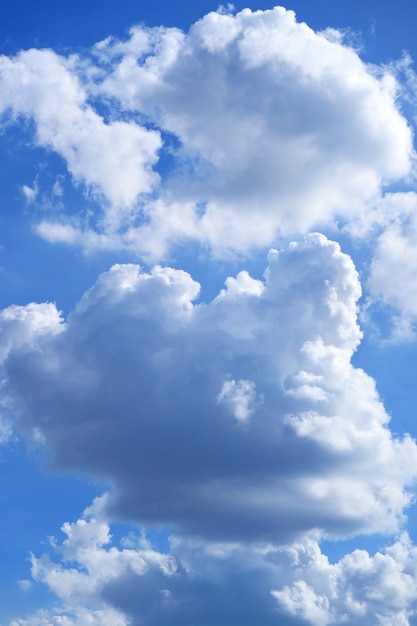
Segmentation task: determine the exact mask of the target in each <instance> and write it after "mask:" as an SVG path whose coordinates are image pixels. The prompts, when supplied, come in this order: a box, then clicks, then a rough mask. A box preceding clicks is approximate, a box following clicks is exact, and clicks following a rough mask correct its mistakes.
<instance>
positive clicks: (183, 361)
mask: <svg viewBox="0 0 417 626" xmlns="http://www.w3.org/2000/svg"><path fill="white" fill-rule="evenodd" d="M198 291H199V286H198V284H197V283H195V282H194V281H193V280H192V279H191V277H190V276H189V275H188V274H186V273H185V272H182V271H178V270H173V269H169V268H160V267H156V268H155V269H154V270H153V271H152V272H151V274H145V273H141V272H140V271H139V269H138V268H137V266H133V265H131V266H114V267H113V268H112V269H111V270H110V271H109V272H108V273H105V274H103V275H102V276H101V277H100V278H99V280H98V281H97V283H96V285H95V286H94V287H93V288H92V289H91V290H90V291H89V292H87V293H86V294H85V295H84V297H83V298H82V300H81V301H80V303H79V304H78V306H77V307H76V308H75V310H74V311H73V312H72V313H71V314H70V316H69V318H68V321H67V323H66V325H65V326H64V327H62V328H61V327H60V328H61V332H59V333H57V332H56V328H55V327H54V330H53V332H51V334H50V336H45V335H42V337H41V338H40V339H39V340H36V337H33V338H31V341H30V343H29V344H27V345H26V346H20V347H19V346H17V347H16V349H15V350H13V349H11V350H10V352H9V356H8V358H7V359H6V361H5V364H4V367H5V372H6V391H7V393H8V396H9V402H10V404H11V405H12V406H14V410H15V412H16V414H17V424H18V427H19V428H20V429H21V431H22V432H24V433H26V435H27V436H29V437H31V436H35V437H36V438H37V441H44V443H45V454H46V455H47V457H48V459H49V463H50V464H51V465H52V467H54V468H55V469H57V470H59V471H61V470H68V471H74V472H77V473H82V474H87V475H90V476H93V477H95V478H97V479H99V480H102V481H104V482H105V483H110V484H111V485H112V492H111V493H112V497H111V499H110V502H109V511H111V515H112V516H113V517H118V518H121V519H126V520H130V521H135V522H140V523H146V524H163V525H168V526H171V527H172V528H173V529H176V531H177V532H180V533H182V532H184V533H191V534H194V535H196V536H202V537H211V538H217V539H227V540H234V539H245V540H249V541H259V540H261V541H269V540H273V541H278V542H286V541H288V540H290V539H291V538H295V537H297V536H299V535H300V534H303V533H305V532H308V531H312V530H314V531H315V532H317V533H319V534H324V535H325V536H334V537H337V536H348V535H353V534H355V533H358V532H374V531H380V532H388V533H389V532H393V531H395V530H396V529H397V528H398V525H399V524H401V522H402V519H403V510H404V507H406V506H407V505H408V504H409V502H410V498H411V495H410V493H409V492H408V490H407V486H410V485H411V484H412V483H413V481H414V478H415V467H416V460H417V448H416V445H415V443H414V442H413V441H412V440H411V439H410V438H408V437H404V438H403V439H395V438H393V437H392V436H391V434H390V431H389V429H388V428H387V422H388V419H389V418H388V415H387V414H386V412H385V411H384V408H383V406H382V404H381V402H380V401H379V398H378V394H377V392H376V390H375V383H374V381H373V380H372V379H370V378H369V377H368V376H367V375H366V374H365V373H364V372H363V371H362V370H359V369H355V368H354V367H353V366H352V365H351V363H350V359H351V356H352V353H353V351H354V350H355V348H356V347H357V345H358V342H359V341H360V337H361V333H360V330H359V328H358V326H357V321H356V301H357V298H358V297H359V295H360V286H359V282H358V277H357V274H356V271H355V268H354V266H353V263H352V261H351V260H350V258H349V257H348V256H346V255H344V254H342V253H341V251H340V248H339V246H338V245H337V244H335V243H333V242H330V241H328V240H327V239H326V238H325V237H324V236H322V235H317V234H316V235H311V236H309V237H308V238H307V239H306V240H305V241H304V242H301V243H298V244H296V243H294V244H291V245H290V246H289V248H288V249H287V250H284V251H282V252H279V253H278V252H277V251H272V252H271V253H270V255H269V267H268V269H267V271H266V273H265V283H264V284H262V283H261V282H260V281H254V280H253V279H251V278H250V277H249V275H248V274H247V273H241V274H239V275H238V276H237V278H235V279H233V278H229V279H228V280H227V287H226V289H225V290H223V291H222V292H221V293H220V294H219V296H218V297H217V298H216V299H214V300H213V301H212V302H210V303H207V304H204V303H201V304H197V305H195V304H193V303H192V301H193V300H194V299H195V298H196V296H197V294H198ZM28 323H29V322H28ZM231 381H238V382H237V383H236V384H237V385H240V388H243V387H242V385H245V384H246V386H247V385H248V384H249V388H250V390H251V393H252V394H253V398H252V400H251V405H250V409H251V410H250V413H248V414H247V415H246V419H245V420H244V421H242V420H239V419H236V415H235V414H233V411H231V405H230V402H229V403H228V402H219V394H221V393H222V390H224V385H225V384H227V383H230V382H231ZM242 381H246V383H245V382H242ZM248 381H250V382H248ZM229 400H230V399H229ZM235 400H236V398H235ZM233 406H234V405H232V407H233Z"/></svg>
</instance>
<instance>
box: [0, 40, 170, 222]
mask: <svg viewBox="0 0 417 626" xmlns="http://www.w3.org/2000/svg"><path fill="white" fill-rule="evenodd" d="M0 88H1V96H0V112H2V113H3V114H7V112H11V114H10V115H9V118H10V117H11V119H13V120H15V121H19V119H21V117H22V116H25V117H28V118H30V119H32V120H33V121H34V123H35V126H36V137H35V141H36V143H37V144H38V145H40V146H43V147H45V148H48V149H51V150H54V151H55V152H57V153H58V154H59V155H60V156H61V157H63V158H64V159H65V161H66V163H67V166H68V169H69V171H70V172H71V174H72V176H73V179H74V181H75V182H76V183H77V182H78V183H79V182H82V183H84V184H85V185H87V187H89V188H90V189H91V190H92V191H93V193H96V192H97V193H98V194H99V197H102V198H103V199H104V202H107V204H108V207H107V210H106V214H105V215H106V220H105V223H104V230H106V228H111V229H114V228H117V227H119V226H120V224H121V222H123V221H124V220H126V218H129V217H130V214H131V213H133V212H134V209H135V202H136V200H137V197H138V196H139V195H140V194H147V193H149V192H151V191H152V190H153V188H154V186H155V184H156V183H157V182H158V176H157V174H156V173H155V172H153V171H152V165H153V164H154V163H155V161H156V160H157V151H158V149H159V148H160V145H161V140H160V136H159V133H158V132H157V131H153V130H148V129H145V128H143V127H142V126H139V125H138V124H135V123H134V122H133V121H131V122H125V121H121V120H117V119H116V120H114V121H110V122H109V123H105V121H104V120H103V118H102V117H101V116H100V115H99V114H98V113H96V112H95V111H94V109H93V107H92V106H91V105H90V104H88V102H87V100H88V95H87V94H86V92H85V90H84V89H83V87H82V85H81V83H80V81H79V79H78V78H77V76H76V74H75V73H74V72H73V70H72V62H71V59H65V58H63V57H60V56H59V55H57V54H55V53H54V52H52V51H51V50H36V49H32V50H28V51H24V52H20V53H19V54H18V55H17V56H16V57H14V58H8V57H5V56H2V57H1V58H0ZM23 191H24V193H25V195H26V196H27V197H30V198H31V199H32V200H33V199H34V190H33V189H30V188H29V187H27V186H25V187H24V189H23ZM102 226H103V225H102Z"/></svg>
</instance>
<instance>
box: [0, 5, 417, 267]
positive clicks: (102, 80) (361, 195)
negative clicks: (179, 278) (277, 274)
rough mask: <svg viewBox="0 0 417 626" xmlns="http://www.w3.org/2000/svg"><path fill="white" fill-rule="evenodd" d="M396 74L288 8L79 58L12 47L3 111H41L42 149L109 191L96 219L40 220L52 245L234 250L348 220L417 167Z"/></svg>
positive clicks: (156, 254) (136, 37) (217, 17)
mask: <svg viewBox="0 0 417 626" xmlns="http://www.w3.org/2000/svg"><path fill="white" fill-rule="evenodd" d="M394 74H395V72H394V70H392V73H391V74H390V73H389V71H388V69H387V68H385V69H381V68H375V67H368V66H367V65H366V64H364V63H363V62H362V61H361V59H360V58H359V56H358V54H357V53H356V52H355V51H354V50H353V49H352V48H350V47H349V46H347V45H345V44H344V43H343V39H342V38H341V37H340V38H337V37H334V36H333V37H332V38H330V39H329V37H328V36H325V35H323V34H321V33H315V32H314V31H313V30H311V29H310V28H309V27H308V26H307V25H306V24H302V23H297V22H296V20H295V15H294V13H293V12H292V11H286V10H285V9H283V8H282V7H275V9H272V10H268V11H255V12H252V11H250V10H249V9H245V10H243V11H241V12H240V13H237V14H236V15H232V14H230V13H228V12H227V11H219V12H213V13H209V14H208V15H206V16H205V17H204V18H203V19H202V20H200V21H198V22H196V23H195V24H194V25H193V26H192V27H191V29H190V31H189V32H188V33H187V34H185V33H183V32H181V31H179V30H177V29H173V28H154V29H152V28H146V27H144V26H137V27H134V28H133V29H132V30H131V32H130V36H129V38H128V39H126V40H125V41H118V40H116V39H114V38H112V37H109V38H107V39H106V40H104V41H103V42H101V43H100V44H97V45H96V46H95V47H94V49H93V51H92V54H90V53H89V54H87V55H85V56H84V55H79V56H75V55H74V56H71V57H69V58H66V57H63V56H59V55H58V54H55V53H54V52H52V51H49V50H29V51H26V52H21V53H19V54H18V55H17V56H16V57H14V58H8V57H4V56H3V57H2V58H1V62H0V87H1V92H2V96H1V99H0V109H1V110H3V111H6V110H8V109H10V108H11V109H12V111H13V116H14V119H15V120H17V121H19V119H20V117H19V116H21V115H24V116H29V117H30V118H31V119H33V121H34V122H35V125H36V141H37V143H38V144H39V145H42V146H44V147H47V148H50V149H52V150H54V151H56V152H57V153H58V154H60V155H61V156H62V157H63V158H64V159H65V161H66V163H67V166H68V169H69V171H70V172H71V173H72V176H73V178H74V181H75V182H83V183H85V185H87V187H88V188H90V189H92V191H93V195H94V194H98V196H99V197H100V198H104V201H103V206H102V207H101V210H102V212H101V213H100V212H99V215H95V216H94V219H92V220H91V219H89V216H88V213H87V215H84V214H81V215H80V216H79V219H72V221H71V220H70V219H69V218H68V219H66V220H65V219H64V218H62V220H61V221H59V222H51V221H50V220H49V221H48V220H46V221H43V222H42V224H41V226H40V228H39V232H40V234H41V235H42V236H44V237H46V238H47V239H48V240H50V241H63V242H66V243H71V244H75V245H79V246H82V247H84V248H87V249H94V248H104V249H108V248H119V249H120V248H127V249H129V250H130V251H134V252H135V253H136V254H137V255H139V256H140V255H148V256H152V257H153V258H154V259H158V258H161V257H163V256H166V255H167V254H168V253H169V250H170V248H171V247H172V246H174V245H178V244H181V243H182V242H183V241H184V240H196V241H198V242H199V243H201V244H203V245H205V246H208V247H209V248H210V249H211V250H212V251H213V252H214V253H215V254H219V255H225V254H227V253H228V252H230V251H232V252H236V251H239V252H247V251H248V250H250V249H252V248H254V247H259V246H265V245H270V244H271V243H272V242H273V241H274V240H275V238H276V236H277V234H279V235H288V234H291V236H292V235H293V234H294V233H297V234H299V233H303V234H304V233H305V232H307V231H308V230H310V229H311V228H312V227H315V228H316V227H322V226H323V225H326V226H329V225H334V224H335V223H336V222H337V221H338V220H340V221H341V222H342V223H344V222H349V221H351V220H352V219H355V218H357V217H358V216H359V215H361V214H362V213H363V211H364V210H365V209H366V208H367V206H368V204H369V203H372V202H374V201H376V199H377V198H378V197H379V195H380V191H381V185H386V184H387V183H389V182H391V181H393V180H397V179H401V178H403V177H404V176H405V175H407V174H408V173H409V172H410V171H411V163H412V155H413V148H412V133H411V130H410V128H409V127H408V126H407V123H406V120H405V118H404V117H403V116H402V115H401V113H400V111H399V109H398V107H397V102H396V99H397V91H398V85H397V84H396V80H395V78H394ZM96 109H97V110H96ZM103 110H104V111H106V112H107V113H106V115H107V116H108V118H109V121H107V122H106V121H105V120H104V119H103V117H102V116H101V115H100V114H99V113H98V112H97V111H100V112H102V111H103ZM163 141H164V144H163V145H162V142H163ZM160 151H161V154H163V155H164V156H167V157H168V159H166V164H165V165H162V166H161V167H160V168H159V170H160V173H159V174H157V173H156V171H155V166H156V162H157V159H158V155H159V152H160ZM160 176H161V179H160ZM158 181H160V184H158ZM27 193H30V190H29V188H28V189H27ZM95 210H96V211H97V207H95ZM231 232H233V237H231Z"/></svg>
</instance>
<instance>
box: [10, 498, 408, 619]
mask: <svg viewBox="0 0 417 626" xmlns="http://www.w3.org/2000/svg"><path fill="white" fill-rule="evenodd" d="M106 498H107V496H103V497H101V498H97V499H96V500H95V501H94V503H93V505H92V506H91V507H89V508H88V509H87V510H86V511H85V512H84V514H83V516H82V517H81V518H80V519H79V520H77V521H76V522H75V523H65V524H64V525H63V526H62V531H63V533H64V536H65V539H64V540H63V541H62V542H58V541H57V540H56V539H51V541H50V547H49V552H50V553H51V554H49V553H45V554H43V555H41V556H40V557H37V556H34V555H32V559H31V561H32V576H33V579H34V583H35V584H43V585H45V586H47V587H48V589H49V590H50V591H52V592H53V594H54V595H55V597H56V598H57V601H58V603H59V604H58V605H57V606H56V607H55V608H54V609H50V610H49V611H46V610H45V611H39V612H38V613H36V614H35V615H34V616H32V617H29V618H26V619H17V620H15V621H13V622H11V624H9V626H32V625H33V626H39V625H40V624H42V625H45V626H58V625H65V626H81V625H84V624H92V625H95V624H97V625H99V624H100V625H107V624H109V625H110V624H111V625H112V626H115V625H116V624H117V626H126V625H127V624H129V625H130V626H142V625H144V624H146V626H168V625H169V624H180V623H187V624H188V623H198V624H201V626H215V625H216V624H219V623H222V622H224V623H226V622H227V623H228V624H230V625H234V624H236V625H239V626H252V625H253V624H265V625H266V626H269V625H270V626H273V625H275V624H277V623H279V624H286V625H288V626H289V625H290V624H291V625H293V626H302V625H304V626H306V625H307V624H312V625H314V626H328V625H330V624H332V625H336V624H346V623H349V624H352V626H353V625H355V626H368V625H369V624H370V623H372V624H375V625H377V624H378V625H379V626H391V624H394V623H395V624H398V625H403V626H409V624H410V623H411V622H410V621H409V620H410V618H412V616H415V615H416V607H417V592H416V588H417V587H416V578H417V570H416V562H417V561H416V557H417V554H416V550H417V548H416V547H415V546H414V545H413V544H412V542H411V541H410V539H409V537H408V535H407V534H406V533H403V534H402V535H400V536H399V537H398V538H397V539H396V540H395V541H394V543H392V544H391V545H389V546H387V547H385V548H384V549H382V550H379V551H378V552H376V553H375V554H373V555H372V554H370V553H368V552H367V551H366V550H355V551H354V552H352V553H348V554H346V555H345V556H344V557H343V558H341V559H340V560H339V561H337V562H335V563H330V562H329V560H328V558H327V557H326V556H325V555H324V554H323V553H322V552H321V550H320V547H319V545H318V544H317V542H316V541H314V540H312V539H311V538H307V537H304V538H302V539H301V540H300V541H298V542H297V543H293V544H290V545H288V546H281V547H278V546H273V545H267V546H262V547H260V546H247V545H244V544H240V543H236V542H235V543H211V542H208V543H207V542H201V541H195V540H190V539H184V538H179V537H175V536H172V537H170V540H169V551H168V552H167V553H161V552H158V551H157V550H156V549H155V548H154V547H152V545H151V542H150V541H149V539H148V538H147V537H146V534H145V533H144V531H142V532H141V533H139V532H135V533H133V532H130V534H129V536H128V537H125V538H123V539H122V540H121V541H120V542H119V545H117V544H116V542H114V541H113V540H112V537H111V535H110V527H109V525H108V523H107V521H106V518H105V516H103V508H104V505H105V502H106Z"/></svg>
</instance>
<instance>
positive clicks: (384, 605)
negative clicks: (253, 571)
mask: <svg viewBox="0 0 417 626" xmlns="http://www.w3.org/2000/svg"><path fill="white" fill-rule="evenodd" d="M288 554H289V555H291V563H290V566H289V568H290V570H291V569H292V568H294V570H295V571H293V572H292V574H291V575H292V576H294V575H295V577H296V576H297V574H298V575H299V576H300V578H299V580H295V582H294V583H292V584H290V585H285V586H284V587H283V588H282V589H280V590H277V591H272V595H273V596H274V597H275V598H276V599H277V600H278V603H279V605H280V606H281V607H282V608H284V609H285V610H286V612H287V613H288V614H290V615H294V616H297V617H300V618H302V623H306V622H307V623H309V624H314V626H328V625H330V624H332V625H333V624H346V623H347V624H352V625H353V624H354V625H355V626H361V625H365V624H366V625H367V624H375V625H378V626H391V625H392V624H396V625H397V624H398V625H399V626H400V625H401V626H409V625H410V623H411V622H410V621H409V618H410V617H412V616H415V615H416V607H417V593H416V575H417V549H416V548H415V546H414V545H413V544H412V542H411V541H410V539H409V537H408V535H407V534H406V533H404V534H403V535H401V536H400V537H399V538H398V539H397V540H396V542H395V543H394V544H393V545H391V546H389V547H387V548H385V549H384V550H381V551H379V552H377V553H376V554H375V555H373V556H371V555H370V554H369V553H368V552H367V551H366V550H355V551H354V552H352V553H351V554H347V555H345V556H344V557H343V558H342V559H341V560H340V561H339V562H337V563H335V564H330V563H329V561H328V560H327V558H326V557H325V556H324V555H323V554H321V552H320V549H319V548H318V546H316V545H315V544H314V543H313V542H310V543H308V542H306V543H305V544H304V545H303V544H300V545H298V546H292V547H290V548H288ZM304 620H305V621H304ZM412 623H414V621H413V622H412Z"/></svg>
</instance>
